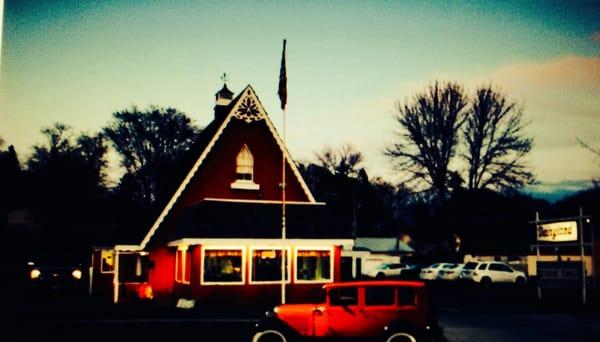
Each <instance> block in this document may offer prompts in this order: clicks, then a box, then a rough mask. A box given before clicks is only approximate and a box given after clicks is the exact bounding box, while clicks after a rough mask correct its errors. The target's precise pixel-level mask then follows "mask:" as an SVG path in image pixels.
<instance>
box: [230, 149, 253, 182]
mask: <svg viewBox="0 0 600 342" xmlns="http://www.w3.org/2000/svg"><path fill="white" fill-rule="evenodd" d="M236 164H237V166H236V168H235V174H236V176H237V179H241V180H249V181H251V180H252V178H253V175H254V157H253V156H252V152H250V149H249V148H248V145H246V144H244V146H242V149H241V150H240V152H239V153H238V155H237V158H236Z"/></svg>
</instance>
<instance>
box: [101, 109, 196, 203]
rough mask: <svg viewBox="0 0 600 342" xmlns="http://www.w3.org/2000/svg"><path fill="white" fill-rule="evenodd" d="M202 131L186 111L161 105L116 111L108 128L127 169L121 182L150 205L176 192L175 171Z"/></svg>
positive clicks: (109, 136)
mask: <svg viewBox="0 0 600 342" xmlns="http://www.w3.org/2000/svg"><path fill="white" fill-rule="evenodd" d="M200 132H201V129H200V128H199V127H197V126H196V125H195V124H194V123H193V122H192V120H191V119H190V118H189V117H188V116H187V115H186V114H185V113H182V112H180V111H178V110H177V109H175V108H166V109H165V108H160V107H150V108H149V109H147V110H144V111H140V110H139V109H138V108H136V107H132V108H131V109H126V110H123V111H119V112H115V113H113V120H112V121H111V122H110V123H109V124H108V126H107V127H105V128H104V134H105V135H106V136H107V137H108V139H110V141H111V142H112V145H113V147H114V148H115V149H116V150H117V152H118V153H119V155H120V156H121V158H122V159H121V161H122V165H123V166H124V167H125V169H126V171H127V172H126V174H125V177H123V179H122V180H121V183H122V184H125V183H127V184H129V185H131V188H130V189H129V190H128V192H129V193H130V194H131V195H132V197H133V198H135V199H136V200H139V201H140V202H142V203H146V204H148V205H151V204H154V202H155V201H156V200H157V199H158V198H160V197H164V196H167V195H170V194H172V192H171V191H172V189H171V187H172V184H171V183H172V181H173V180H172V177H174V174H171V172H174V170H175V169H176V168H175V165H177V163H178V162H181V161H182V159H183V157H184V155H185V153H187V151H189V150H190V149H191V148H192V146H193V145H194V143H195V142H196V140H197V138H198V136H199V134H200ZM124 181H127V182H124Z"/></svg>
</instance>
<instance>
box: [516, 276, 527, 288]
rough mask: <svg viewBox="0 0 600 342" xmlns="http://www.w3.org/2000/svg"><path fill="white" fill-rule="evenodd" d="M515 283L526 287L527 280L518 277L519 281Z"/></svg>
mask: <svg viewBox="0 0 600 342" xmlns="http://www.w3.org/2000/svg"><path fill="white" fill-rule="evenodd" d="M515 283H516V284H517V285H519V286H522V285H525V278H523V277H517V279H516V280H515Z"/></svg>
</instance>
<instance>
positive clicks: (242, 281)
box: [200, 245, 246, 285]
mask: <svg viewBox="0 0 600 342" xmlns="http://www.w3.org/2000/svg"><path fill="white" fill-rule="evenodd" d="M201 248H202V252H201V253H200V254H201V257H200V265H202V266H200V267H202V272H200V285H244V284H246V246H239V245H238V246H218V245H215V246H202V247H201ZM207 250H210V251H214V250H236V251H239V250H241V251H242V265H241V266H242V270H241V272H242V280H241V281H205V280H204V272H205V271H206V269H205V268H204V259H205V258H206V251H207Z"/></svg>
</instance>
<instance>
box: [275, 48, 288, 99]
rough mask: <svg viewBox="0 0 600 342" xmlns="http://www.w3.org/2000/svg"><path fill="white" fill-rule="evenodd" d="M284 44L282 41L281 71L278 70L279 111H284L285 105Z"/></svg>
mask: <svg viewBox="0 0 600 342" xmlns="http://www.w3.org/2000/svg"><path fill="white" fill-rule="evenodd" d="M285 44H286V40H285V39H284V40H283V52H282V53H281V69H279V91H277V94H279V100H280V101H281V109H282V110H285V105H286V104H287V74H286V70H285V69H286V68H285Z"/></svg>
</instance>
